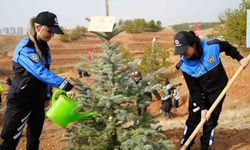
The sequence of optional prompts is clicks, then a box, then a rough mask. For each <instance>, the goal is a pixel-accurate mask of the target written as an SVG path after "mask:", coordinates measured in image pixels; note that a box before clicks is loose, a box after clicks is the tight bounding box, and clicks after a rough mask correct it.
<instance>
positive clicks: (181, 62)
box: [175, 60, 183, 70]
mask: <svg viewBox="0 0 250 150" xmlns="http://www.w3.org/2000/svg"><path fill="white" fill-rule="evenodd" d="M182 64H183V61H182V60H180V61H179V62H178V63H177V64H176V66H175V68H176V69H178V70H179V69H180V67H181V65H182Z"/></svg>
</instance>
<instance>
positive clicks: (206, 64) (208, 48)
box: [179, 39, 221, 78]
mask: <svg viewBox="0 0 250 150" xmlns="http://www.w3.org/2000/svg"><path fill="white" fill-rule="evenodd" d="M211 40H212V39H207V40H204V41H202V42H201V45H202V47H203V55H202V56H201V58H200V59H198V60H190V59H186V58H185V57H184V56H183V55H182V56H181V60H182V62H183V63H182V65H181V66H180V68H179V69H180V70H181V71H183V72H185V73H186V74H188V75H189V76H192V77H194V78H199V77H200V76H202V75H204V74H206V73H207V72H208V71H210V70H212V69H213V68H215V67H216V66H218V65H219V64H220V62H221V60H220V46H219V44H212V45H208V44H207V43H208V42H209V41H211Z"/></svg>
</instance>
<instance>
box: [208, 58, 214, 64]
mask: <svg viewBox="0 0 250 150" xmlns="http://www.w3.org/2000/svg"><path fill="white" fill-rule="evenodd" d="M208 61H209V63H210V64H215V60H214V56H210V57H208Z"/></svg>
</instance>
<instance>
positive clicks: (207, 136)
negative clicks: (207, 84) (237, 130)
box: [181, 90, 225, 150]
mask: <svg viewBox="0 0 250 150" xmlns="http://www.w3.org/2000/svg"><path fill="white" fill-rule="evenodd" d="M221 91H222V90H219V91H216V92H214V93H212V94H207V95H205V94H204V99H205V104H206V108H207V110H209V108H210V107H211V106H212V104H213V103H214V101H215V100H216V99H217V97H218V96H219V95H220V93H221ZM224 99H225V96H224V97H223V98H222V100H221V102H220V103H219V104H218V105H217V107H216V108H215V109H214V111H213V113H212V114H211V117H210V119H209V120H208V121H207V122H205V124H204V126H203V135H202V136H201V137H200V140H201V149H202V150H207V149H208V148H209V146H210V145H212V143H213V141H214V129H215V127H216V126H217V125H218V119H219V115H220V112H221V109H222V104H223V101H224ZM200 121H201V110H200V109H199V107H198V106H197V105H196V104H195V103H194V102H193V101H192V98H190V99H189V116H188V119H187V121H186V127H185V130H184V133H183V138H182V140H181V145H183V144H185V142H186V140H187V139H188V138H189V136H190V135H191V134H192V132H193V131H194V129H195V128H196V127H197V125H198V124H199V123H200ZM193 144H194V140H193V141H192V142H191V143H190V145H189V146H188V148H187V150H188V149H190V148H191V146H192V145H193Z"/></svg>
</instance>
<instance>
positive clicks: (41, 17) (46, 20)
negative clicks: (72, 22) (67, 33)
mask: <svg viewBox="0 0 250 150" xmlns="http://www.w3.org/2000/svg"><path fill="white" fill-rule="evenodd" d="M34 22H35V23H38V24H40V25H45V26H47V27H48V28H49V30H50V31H52V32H53V33H55V34H64V33H63V31H62V30H61V29H60V27H59V24H58V20H57V17H56V15H55V14H53V13H51V12H48V11H44V12H41V13H39V14H38V15H37V16H36V17H35V20H34Z"/></svg>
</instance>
